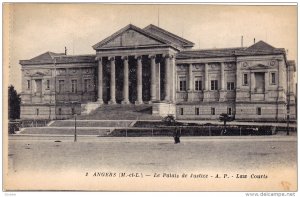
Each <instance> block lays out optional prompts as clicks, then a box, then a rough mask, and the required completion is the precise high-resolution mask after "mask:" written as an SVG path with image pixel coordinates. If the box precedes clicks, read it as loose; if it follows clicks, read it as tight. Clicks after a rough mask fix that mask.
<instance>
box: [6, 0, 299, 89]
mask: <svg viewBox="0 0 300 197" xmlns="http://www.w3.org/2000/svg"><path fill="white" fill-rule="evenodd" d="M4 20H9V28H8V29H7V28H6V29H4V30H6V31H9V34H8V35H9V38H8V39H9V42H8V43H9V54H10V55H9V61H8V65H4V66H9V84H12V85H14V86H15V87H16V89H17V91H18V92H20V91H21V81H20V79H21V66H20V65H19V60H26V59H31V58H33V57H35V56H38V55H40V54H42V53H45V52H47V51H51V52H56V53H63V52H64V47H65V46H66V47H67V49H68V54H69V55H73V54H74V55H79V54H95V51H94V50H93V48H92V46H93V45H94V44H96V43H98V42H99V41H101V40H103V39H104V38H106V37H108V36H110V35H111V34H113V33H114V32H116V31H118V30H119V29H121V28H123V27H125V26H126V25H128V24H129V23H131V24H133V25H136V26H138V27H140V28H144V27H146V26H147V25H149V24H154V25H158V22H159V27H161V28H163V29H166V30H167V31H170V32H172V33H174V34H176V35H178V36H182V37H184V38H185V39H187V40H190V41H192V42H194V43H195V47H194V49H199V48H200V49H207V48H227V47H240V46H241V36H243V38H244V39H243V40H244V42H243V43H244V47H245V46H250V45H252V44H253V42H254V41H253V39H254V38H255V39H256V42H258V41H259V40H263V41H265V42H267V43H269V44H270V45H272V46H274V47H278V48H285V49H287V50H288V59H292V60H297V7H296V6H282V5H281V6H261V5H260V6H258V5H256V6H237V5H235V6H233V5H199V4H197V5H195V4H193V5H163V4H159V5H158V4H150V5H128V4H127V5H118V4H115V5H113V4H100V3H98V4H95V3H94V4H79V3H77V4H70V3H69V4H25V3H22V4H20V3H19V4H10V6H9V17H8V18H6V19H4ZM4 58H7V57H4Z"/></svg>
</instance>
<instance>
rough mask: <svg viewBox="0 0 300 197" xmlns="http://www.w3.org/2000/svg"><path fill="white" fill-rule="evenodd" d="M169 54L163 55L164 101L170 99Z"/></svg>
mask: <svg viewBox="0 0 300 197" xmlns="http://www.w3.org/2000/svg"><path fill="white" fill-rule="evenodd" d="M169 75H170V56H169V55H166V56H165V99H164V100H165V101H170V76H169Z"/></svg>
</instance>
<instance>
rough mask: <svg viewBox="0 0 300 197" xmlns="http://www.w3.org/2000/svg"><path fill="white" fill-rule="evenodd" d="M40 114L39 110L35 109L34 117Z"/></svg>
mask: <svg viewBox="0 0 300 197" xmlns="http://www.w3.org/2000/svg"><path fill="white" fill-rule="evenodd" d="M39 114H40V110H39V109H38V108H37V109H36V115H37V116H38V115H39Z"/></svg>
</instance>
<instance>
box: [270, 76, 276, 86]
mask: <svg viewBox="0 0 300 197" xmlns="http://www.w3.org/2000/svg"><path fill="white" fill-rule="evenodd" d="M271 84H272V85H275V84H276V75H275V73H271Z"/></svg>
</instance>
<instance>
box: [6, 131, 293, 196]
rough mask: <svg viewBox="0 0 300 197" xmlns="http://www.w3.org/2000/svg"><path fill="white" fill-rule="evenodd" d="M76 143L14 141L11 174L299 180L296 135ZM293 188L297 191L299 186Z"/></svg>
mask: <svg viewBox="0 0 300 197" xmlns="http://www.w3.org/2000/svg"><path fill="white" fill-rule="evenodd" d="M73 140H74V138H73V137H66V136H65V137H62V136H53V137H49V136H47V137H43V136H9V146H8V163H9V170H8V172H9V175H10V176H12V177H14V176H15V177H20V176H25V174H27V175H28V173H29V172H31V173H32V176H33V175H36V176H37V175H38V174H39V175H41V174H49V173H50V174H52V175H53V176H54V175H63V174H65V173H70V172H72V173H73V172H76V173H78V174H81V176H82V177H84V176H85V174H86V173H88V174H89V175H92V174H94V173H95V172H117V173H118V172H138V173H140V172H142V173H149V174H150V175H151V176H152V175H153V174H154V173H157V172H159V173H164V172H169V173H173V174H174V173H177V174H182V173H183V172H197V173H199V172H202V173H208V172H214V173H217V172H218V173H221V174H224V173H228V172H234V174H233V175H232V176H236V173H246V172H247V173H250V174H251V173H254V172H257V173H263V174H267V175H268V176H269V177H270V176H271V177H272V173H274V172H277V173H280V171H281V172H283V171H282V169H288V172H292V173H295V175H296V168H297V138H296V136H230V137H229V136H220V137H208V136H207V137H181V143H180V144H174V143H173V138H171V137H135V138H134V137H132V138H125V137H123V138H118V137H95V136H89V137H88V136H78V138H77V142H74V141H73ZM55 141H56V142H55ZM214 176H215V174H214ZM274 176H276V174H275V175H274ZM274 176H273V177H274ZM24 178H25V177H24ZM49 180H50V179H49ZM292 180H294V179H293V178H292ZM292 186H293V188H295V187H296V186H295V183H293V184H292ZM292 186H291V187H292ZM234 189H238V190H240V189H242V188H234Z"/></svg>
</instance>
